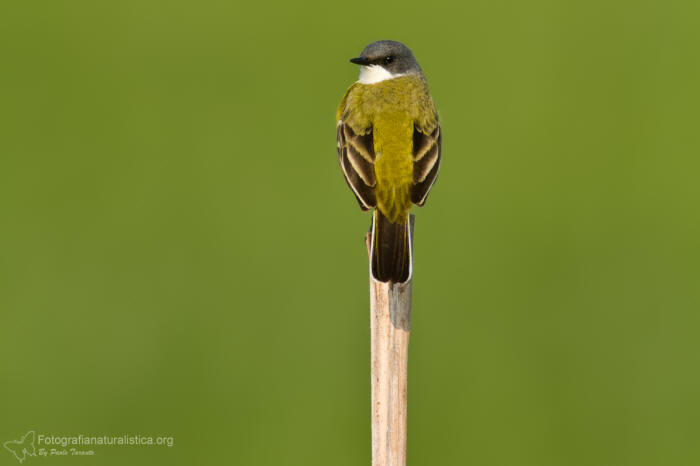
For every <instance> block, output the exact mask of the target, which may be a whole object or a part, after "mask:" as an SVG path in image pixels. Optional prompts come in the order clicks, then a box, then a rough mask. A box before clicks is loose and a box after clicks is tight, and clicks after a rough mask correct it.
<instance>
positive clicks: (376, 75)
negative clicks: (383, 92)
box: [358, 65, 403, 84]
mask: <svg viewBox="0 0 700 466" xmlns="http://www.w3.org/2000/svg"><path fill="white" fill-rule="evenodd" d="M399 76H403V75H402V74H393V73H391V72H390V71H387V70H386V69H384V68H382V67H381V66H379V65H369V66H362V67H361V68H360V79H358V82H360V83H362V84H376V83H379V82H382V81H386V80H387V79H394V78H398V77H399Z"/></svg>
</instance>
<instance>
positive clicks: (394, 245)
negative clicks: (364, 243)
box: [372, 209, 412, 283]
mask: <svg viewBox="0 0 700 466" xmlns="http://www.w3.org/2000/svg"><path fill="white" fill-rule="evenodd" d="M411 268H412V265H411V238H410V230H409V222H408V216H406V217H405V218H404V219H402V220H401V221H399V222H398V223H392V222H390V221H389V219H388V218H386V217H385V216H384V214H382V213H381V212H380V211H379V209H375V210H374V217H373V222H372V275H373V276H374V278H375V279H376V280H378V281H380V282H393V283H403V282H405V281H407V280H408V279H409V278H410V276H411Z"/></svg>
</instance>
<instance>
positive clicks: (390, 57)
mask: <svg viewBox="0 0 700 466" xmlns="http://www.w3.org/2000/svg"><path fill="white" fill-rule="evenodd" d="M393 61H394V57H393V56H392V55H389V56H388V57H386V58H385V59H384V63H385V64H387V65H388V64H389V63H391V62H393Z"/></svg>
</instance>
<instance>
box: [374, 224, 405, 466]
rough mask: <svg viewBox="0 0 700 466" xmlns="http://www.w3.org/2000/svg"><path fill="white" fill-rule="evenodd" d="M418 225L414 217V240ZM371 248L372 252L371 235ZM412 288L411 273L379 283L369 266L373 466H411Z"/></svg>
mask: <svg viewBox="0 0 700 466" xmlns="http://www.w3.org/2000/svg"><path fill="white" fill-rule="evenodd" d="M413 223H414V217H413V215H411V217H410V229H411V230H410V231H411V236H410V238H411V242H412V241H413ZM411 247H412V246H411ZM367 250H368V251H369V250H370V238H369V235H368V236H367ZM370 262H371V258H370ZM412 285H413V276H412V274H411V277H409V279H408V281H407V282H405V283H383V282H379V281H377V280H375V279H374V277H373V276H372V271H371V267H370V273H369V294H370V333H371V381H372V382H371V383H372V466H405V465H406V408H407V387H408V339H409V336H410V332H411V296H412Z"/></svg>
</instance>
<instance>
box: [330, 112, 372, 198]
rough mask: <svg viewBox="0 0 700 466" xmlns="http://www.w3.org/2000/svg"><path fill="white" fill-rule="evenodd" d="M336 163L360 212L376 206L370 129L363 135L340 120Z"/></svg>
mask: <svg viewBox="0 0 700 466" xmlns="http://www.w3.org/2000/svg"><path fill="white" fill-rule="evenodd" d="M337 140H338V161H339V162H340V167H341V168H342V170H343V175H344V176H345V181H346V182H347V183H348V186H350V189H352V191H353V193H355V197H356V198H357V202H359V204H360V208H361V209H362V210H369V209H371V208H372V207H375V206H376V205H377V198H376V196H375V194H374V186H375V185H376V184H377V179H376V177H375V175H374V159H375V155H374V138H373V136H372V128H371V127H370V128H367V129H366V130H365V131H364V132H363V133H360V132H359V131H358V132H356V131H354V130H353V129H352V128H351V127H350V126H349V125H347V124H345V123H344V122H343V121H342V120H341V121H339V122H338V134H337Z"/></svg>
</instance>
